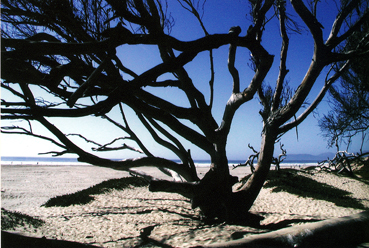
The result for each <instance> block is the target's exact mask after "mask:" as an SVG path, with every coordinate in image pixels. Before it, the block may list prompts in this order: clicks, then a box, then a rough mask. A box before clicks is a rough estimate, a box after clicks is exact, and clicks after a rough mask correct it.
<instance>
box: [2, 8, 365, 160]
mask: <svg viewBox="0 0 369 248" xmlns="http://www.w3.org/2000/svg"><path fill="white" fill-rule="evenodd" d="M215 2H216V3H215ZM244 2H246V1H208V2H207V3H206V5H205V12H204V16H203V22H204V23H205V26H206V27H207V30H208V32H209V33H210V34H214V33H227V32H228V30H229V28H230V27H232V26H240V27H241V29H242V33H241V35H245V34H246V31H247V29H248V27H249V25H250V24H251V22H250V16H249V15H248V14H249V8H248V7H249V5H248V4H245V3H244ZM332 2H333V1H322V3H321V4H322V6H321V7H319V8H318V19H319V20H320V21H321V23H322V24H323V26H324V27H325V28H324V35H325V37H326V38H327V37H328V34H329V31H330V28H331V26H332V23H333V20H334V17H335V15H336V13H337V12H336V7H335V5H334V4H332ZM169 4H172V5H169V8H170V9H169V12H170V13H171V15H172V16H173V18H174V20H175V26H174V27H173V30H172V32H171V35H172V36H174V37H176V38H178V39H180V40H193V39H197V38H200V37H202V36H203V32H202V30H201V28H200V25H199V24H198V23H197V22H196V20H195V18H194V17H193V16H191V14H190V13H188V12H186V11H184V10H183V9H181V8H180V6H179V4H178V3H177V2H176V1H169ZM287 4H288V8H287V10H288V11H289V10H291V6H290V3H289V2H287ZM329 4H330V5H329ZM327 5H329V6H327ZM270 14H272V13H271V12H270ZM292 18H294V20H296V21H298V22H299V23H300V24H301V22H300V20H299V18H298V16H297V14H294V15H293V16H292ZM303 28H305V30H304V29H303V31H302V33H301V34H296V33H291V34H290V50H289V54H288V61H287V67H288V69H289V70H290V72H289V74H288V75H287V77H286V79H287V80H288V81H289V82H290V86H291V87H292V88H293V89H296V88H297V87H298V85H299V83H300V82H301V80H302V78H303V76H304V75H305V73H306V71H307V69H308V66H309V64H310V62H311V58H312V52H313V42H312V39H311V37H310V35H309V32H308V30H307V29H306V27H305V26H303ZM263 45H264V46H265V47H266V49H267V50H268V52H269V53H270V54H273V55H275V59H274V64H273V67H272V69H271V71H270V73H269V75H268V76H267V78H266V80H265V83H268V84H271V85H272V86H274V84H275V82H276V78H277V75H278V66H279V53H280V45H281V39H280V37H279V29H278V24H277V23H276V22H271V23H269V24H268V25H267V27H266V30H265V33H264V36H263ZM118 52H119V56H120V57H121V58H122V62H123V64H124V65H125V66H127V67H128V68H130V69H131V70H133V71H135V72H136V73H137V74H140V73H142V72H144V71H145V70H147V69H149V68H151V67H153V66H155V65H156V64H157V63H159V62H160V57H159V53H158V49H157V48H156V47H155V46H122V47H119V49H118ZM227 56H228V46H223V47H221V48H220V49H218V50H214V59H215V61H214V62H215V101H214V107H213V114H214V116H215V118H216V121H217V122H218V123H220V122H221V118H222V114H223V111H224V107H225V104H226V102H227V100H228V98H229V96H230V94H231V90H232V78H231V76H230V74H229V72H228V69H227ZM247 63H249V51H248V50H246V49H244V48H238V50H237V55H236V67H237V69H238V70H239V73H240V79H241V87H243V88H244V87H247V85H248V84H249V82H250V80H251V78H252V76H253V72H252V71H251V70H250V68H249V67H248V65H247ZM185 68H186V69H187V70H188V72H189V75H190V77H191V78H192V79H193V81H194V83H195V86H197V87H198V88H199V89H200V90H201V91H202V92H203V93H204V95H205V97H206V99H209V86H208V82H209V79H210V70H209V68H210V65H209V55H208V53H202V54H200V55H199V56H198V57H196V58H195V59H194V60H193V61H192V62H191V63H190V64H189V65H186V67H185ZM324 78H325V73H323V74H322V76H321V77H320V78H319V80H318V81H317V83H316V87H314V88H313V90H312V94H311V95H310V96H309V98H308V101H309V102H312V101H313V100H314V98H315V96H316V94H317V93H318V92H319V90H320V87H321V86H322V85H323V84H324ZM147 90H148V91H150V92H155V93H157V94H159V95H161V96H163V97H165V98H166V99H170V100H171V101H173V102H174V103H176V104H178V105H182V106H188V102H186V98H185V97H184V96H183V95H182V94H180V92H178V91H177V90H175V89H172V88H164V89H149V88H148V89H147ZM38 92H40V95H39V97H43V98H46V99H47V96H45V95H44V94H42V92H41V91H38ZM7 97H8V92H6V91H5V90H2V98H5V99H7ZM326 99H327V98H325V100H324V101H323V102H322V103H321V104H320V105H319V107H318V109H317V111H316V112H315V113H314V115H311V116H309V117H308V118H307V119H306V120H305V121H304V122H303V123H302V124H301V125H300V126H299V127H298V138H297V135H296V130H291V131H290V132H289V133H287V134H286V135H284V136H283V137H282V140H281V142H282V143H283V144H284V145H285V146H284V147H285V149H287V154H297V153H309V154H314V155H317V154H321V153H324V152H328V151H329V152H335V148H331V149H328V148H327V143H326V141H325V140H324V139H323V138H322V136H321V133H320V129H319V127H318V119H317V118H315V117H319V116H321V115H322V114H323V113H326V112H327V111H328V109H329V108H328V106H327V102H326ZM50 100H52V99H50ZM260 108H261V107H260V105H259V101H258V99H257V97H255V99H254V100H252V101H251V102H248V103H246V104H244V105H243V106H242V107H241V108H240V109H239V110H238V111H237V113H236V116H235V118H234V122H233V124H232V130H231V133H230V135H229V139H228V149H227V154H228V159H230V160H231V159H247V157H248V155H249V154H250V153H251V151H250V149H249V148H248V147H247V145H248V143H250V144H251V145H252V146H254V147H255V148H256V149H258V148H259V147H260V141H261V139H260V138H261V128H262V121H261V117H260V115H259V114H258V112H259V110H260ZM125 110H126V111H127V117H128V121H129V124H130V126H131V128H132V129H134V130H135V131H136V133H137V135H138V136H139V137H140V138H141V139H142V140H143V141H144V142H146V145H147V147H148V148H149V150H150V151H151V152H152V153H153V154H154V155H157V156H162V157H167V158H175V156H174V155H173V154H172V153H171V152H169V151H168V150H166V149H165V148H163V147H161V146H159V145H158V144H156V143H155V142H153V140H152V138H151V137H150V135H149V134H148V133H147V131H146V130H145V129H144V128H143V127H142V126H141V124H140V123H139V121H138V120H137V118H136V116H135V114H134V113H133V112H132V111H130V110H129V109H128V107H126V108H125ZM109 116H111V117H112V118H116V119H117V120H118V119H119V118H120V117H119V115H118V111H117V110H116V109H114V110H112V112H110V113H109ZM314 116H315V117H314ZM50 121H51V122H52V123H54V124H55V125H56V126H58V127H59V128H60V129H61V130H62V131H63V132H64V133H79V132H80V133H83V134H84V135H85V137H87V138H89V139H91V140H95V141H96V142H98V143H100V144H104V143H108V142H110V141H111V140H112V139H114V138H116V137H121V136H125V134H124V133H122V132H121V131H120V130H118V129H117V128H115V127H113V126H111V125H107V124H106V122H105V121H104V120H102V119H99V118H92V117H88V118H83V119H61V118H58V119H50ZM9 123H10V124H11V125H24V124H25V126H28V124H27V123H23V124H22V123H20V122H19V121H11V122H9V121H2V124H1V125H2V126H4V125H8V124H9ZM32 127H33V131H34V132H35V133H38V134H45V130H44V129H43V128H42V127H40V126H38V125H37V124H34V125H33V126H32ZM74 140H76V142H78V143H79V144H81V146H83V147H84V148H86V149H87V150H88V151H90V150H89V148H88V147H90V146H91V145H89V146H85V145H84V142H81V140H79V139H74ZM183 142H184V145H185V148H187V149H191V151H192V155H193V157H194V159H208V157H207V155H206V154H205V153H202V152H201V151H198V150H197V149H196V148H195V147H193V146H192V145H191V144H190V143H188V142H186V141H183ZM127 143H128V144H130V143H129V142H127ZM367 144H368V143H367ZM117 145H118V144H117ZM358 149H359V142H358V141H357V140H356V141H355V142H354V143H353V144H352V146H351V151H354V152H356V151H358ZM56 150H58V151H60V149H59V148H57V147H55V146H52V145H51V144H50V142H48V141H42V140H38V139H35V138H31V137H26V136H24V135H3V134H2V135H1V155H2V156H36V155H37V154H38V153H39V152H48V151H56ZM276 152H277V153H278V152H279V149H278V145H277V146H276ZM98 155H101V156H103V157H111V158H121V159H124V158H129V157H132V156H133V157H135V156H139V155H137V154H136V153H135V154H133V153H131V152H126V151H120V152H113V153H110V154H98Z"/></svg>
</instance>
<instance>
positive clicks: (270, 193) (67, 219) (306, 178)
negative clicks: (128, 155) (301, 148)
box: [1, 165, 369, 247]
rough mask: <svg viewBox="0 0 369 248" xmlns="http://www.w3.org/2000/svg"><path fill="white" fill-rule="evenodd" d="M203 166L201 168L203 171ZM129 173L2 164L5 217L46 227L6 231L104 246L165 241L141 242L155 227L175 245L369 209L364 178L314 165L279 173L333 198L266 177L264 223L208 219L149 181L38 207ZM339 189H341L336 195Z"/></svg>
mask: <svg viewBox="0 0 369 248" xmlns="http://www.w3.org/2000/svg"><path fill="white" fill-rule="evenodd" d="M206 170H207V168H204V167H200V168H198V171H199V174H200V176H201V175H204V173H206ZM145 172H146V173H147V174H150V175H152V176H155V177H159V178H164V179H168V178H167V177H166V176H165V175H164V174H162V173H161V172H160V171H158V170H157V169H155V168H146V169H145ZM231 173H232V174H233V175H235V176H238V177H239V178H242V177H243V176H245V175H246V174H247V173H249V171H248V168H245V167H239V168H237V169H236V170H232V171H231ZM129 176H130V175H129V173H127V172H123V171H115V170H112V169H107V168H100V167H95V166H89V165H83V166H25V165H22V166H16V165H2V167H1V207H2V208H3V209H5V210H3V211H2V218H7V217H9V216H8V214H7V211H11V212H14V211H16V212H19V213H22V214H25V215H28V216H31V217H34V218H36V219H39V220H42V221H43V223H42V225H37V226H35V225H33V224H32V223H30V222H27V221H26V220H25V221H23V223H21V224H19V225H17V226H16V227H13V228H11V229H9V230H8V231H11V232H15V233H21V234H24V235H27V236H33V237H46V238H48V239H58V240H69V241H77V242H80V243H85V244H90V245H96V246H100V247H135V246H136V247H160V246H155V244H152V243H151V244H146V245H147V246H144V245H143V243H142V240H141V238H140V233H141V232H142V231H143V230H148V229H150V230H151V234H150V236H149V237H150V238H152V239H153V240H156V241H159V242H161V243H163V244H165V245H168V246H172V247H191V246H196V245H200V244H211V243H216V242H224V241H230V240H234V239H238V238H242V237H244V236H247V235H250V234H255V233H262V232H268V231H271V230H276V229H280V228H283V227H287V226H291V225H299V224H302V223H308V222H313V221H319V220H325V219H329V218H333V217H341V216H347V215H351V214H355V213H359V212H362V211H363V210H368V209H369V185H368V182H367V181H366V182H365V181H363V180H358V179H353V178H349V177H344V176H337V175H335V174H332V173H327V172H317V171H309V172H306V171H295V172H293V173H285V174H283V177H282V178H284V179H283V180H287V181H288V180H290V181H291V180H292V181H293V180H297V179H298V180H300V179H301V178H302V179H303V181H302V182H304V183H307V185H306V187H307V188H310V187H311V188H314V187H320V186H324V187H329V186H331V187H329V190H327V192H328V191H330V192H331V195H332V196H329V197H328V196H327V197H326V198H327V199H324V197H321V196H319V195H316V196H315V195H314V193H312V194H310V193H309V190H306V192H305V193H303V195H301V194H297V193H296V192H291V190H289V189H288V188H283V187H281V186H280V185H279V183H280V181H279V179H278V180H269V181H267V182H266V185H265V186H266V187H264V188H263V189H262V191H261V193H260V195H259V197H258V198H257V200H256V202H255V204H254V206H253V207H252V209H251V210H252V211H253V212H256V213H258V214H260V215H262V216H263V217H264V220H262V221H261V228H252V227H247V226H241V225H228V224H224V223H213V224H209V223H204V222H202V221H201V219H200V216H199V212H198V210H197V209H195V210H193V209H191V204H190V202H189V201H188V200H187V199H186V198H184V197H182V196H180V195H178V194H169V193H160V192H159V193H157V192H156V193H152V192H149V190H148V187H147V186H141V187H136V186H130V187H128V188H125V189H123V190H122V189H120V190H118V189H111V190H108V191H106V192H105V193H102V194H95V195H93V198H94V199H93V200H92V201H91V202H89V203H86V204H81V205H72V206H67V207H45V206H41V205H42V204H44V203H46V202H47V201H48V200H49V199H50V198H52V197H55V196H60V195H66V194H72V193H75V192H77V191H83V190H84V189H87V188H89V187H91V186H94V185H97V184H100V183H101V182H103V181H106V180H110V179H115V178H123V177H129ZM281 180H282V179H281ZM327 185H329V186H327ZM335 190H336V191H335ZM328 194H329V193H328ZM337 194H342V195H341V196H339V197H337V198H335V196H334V195H337ZM338 198H340V199H338ZM5 211H6V212H5ZM140 244H141V245H143V246H140Z"/></svg>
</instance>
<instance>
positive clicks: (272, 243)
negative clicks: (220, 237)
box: [196, 211, 369, 248]
mask: <svg viewBox="0 0 369 248" xmlns="http://www.w3.org/2000/svg"><path fill="white" fill-rule="evenodd" d="M365 242H369V211H364V212H361V213H358V214H354V215H351V216H346V217H340V218H334V219H328V220H324V221H319V222H315V223H308V224H304V225H300V226H294V227H287V228H283V229H280V230H277V231H273V232H269V233H263V234H256V235H250V236H248V237H246V238H243V239H239V240H234V241H230V242H225V243H218V244H211V245H204V246H196V247H197V248H200V247H212V248H215V247H216V248H223V247H356V246H357V245H359V244H362V243H365Z"/></svg>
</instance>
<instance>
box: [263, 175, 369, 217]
mask: <svg viewBox="0 0 369 248" xmlns="http://www.w3.org/2000/svg"><path fill="white" fill-rule="evenodd" d="M300 172H301V171H300ZM264 187H265V188H273V190H272V192H280V191H285V192H288V193H290V194H295V195H298V196H301V197H311V198H314V199H317V200H324V201H329V202H332V203H334V204H335V205H336V206H341V207H350V208H356V209H364V210H366V209H367V208H366V207H365V206H364V205H363V204H362V203H361V202H360V201H359V200H358V199H355V198H352V197H351V196H350V195H351V193H350V192H348V191H345V190H342V189H338V188H335V187H333V186H331V185H328V184H325V183H320V182H317V181H315V180H313V179H311V178H309V177H306V176H303V175H301V174H298V171H296V170H292V169H282V170H279V171H270V173H269V175H268V179H267V181H266V183H265V185H264Z"/></svg>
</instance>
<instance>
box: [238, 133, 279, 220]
mask: <svg viewBox="0 0 369 248" xmlns="http://www.w3.org/2000/svg"><path fill="white" fill-rule="evenodd" d="M276 137H277V136H276V134H275V133H274V132H273V131H272V130H271V128H269V129H267V128H265V132H264V133H263V136H262V143H261V147H260V154H259V158H258V163H257V167H256V169H255V171H254V173H253V174H252V175H251V177H250V178H249V179H248V180H247V182H246V184H245V185H244V186H243V187H242V188H241V189H239V190H238V191H237V192H235V193H234V195H233V199H234V203H233V205H236V206H237V207H238V208H240V207H241V206H242V208H243V209H240V210H241V211H242V212H243V213H246V212H247V211H249V209H250V208H251V206H252V205H253V203H254V201H255V200H256V198H257V196H258V195H259V193H260V190H261V188H262V187H263V185H264V182H265V180H266V178H267V176H268V173H269V170H270V165H271V164H272V160H273V153H274V144H275V140H276Z"/></svg>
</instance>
